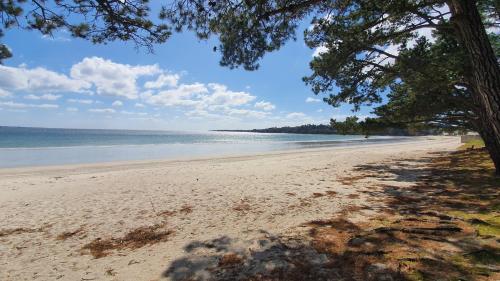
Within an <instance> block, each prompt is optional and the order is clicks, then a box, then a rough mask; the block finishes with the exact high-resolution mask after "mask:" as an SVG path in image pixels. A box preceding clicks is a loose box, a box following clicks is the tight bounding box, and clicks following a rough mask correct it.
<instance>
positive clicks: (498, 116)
mask: <svg viewBox="0 0 500 281" xmlns="http://www.w3.org/2000/svg"><path fill="white" fill-rule="evenodd" d="M447 3H448V6H449V7H450V11H451V13H452V18H451V21H452V23H453V26H454V29H455V31H456V32H457V35H458V37H459V38H458V39H459V41H460V43H461V44H462V45H463V47H464V48H465V51H466V53H467V54H468V56H469V59H470V65H471V67H472V69H471V70H472V77H470V81H471V84H472V87H473V88H474V90H473V94H474V95H476V96H475V97H474V98H475V100H477V102H478V103H479V107H480V111H481V112H480V114H479V117H480V121H481V127H482V130H481V132H480V134H481V136H482V137H483V139H484V141H485V144H486V148H487V149H488V151H489V153H490V155H491V158H492V160H493V162H494V163H495V168H496V173H497V174H499V175H500V67H499V65H498V62H497V58H496V56H495V53H494V52H493V48H492V47H491V43H490V41H489V39H488V35H487V33H486V30H485V27H484V25H483V23H482V21H481V16H480V14H479V11H478V9H477V6H476V1H475V0H450V1H447Z"/></svg>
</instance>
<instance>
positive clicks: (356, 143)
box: [0, 136, 457, 175]
mask: <svg viewBox="0 0 500 281" xmlns="http://www.w3.org/2000/svg"><path fill="white" fill-rule="evenodd" d="M436 139H441V140H446V139H457V137H455V136H418V137H395V138H382V139H372V140H369V141H365V140H352V141H312V142H301V141H298V142H295V143H294V145H295V144H296V145H302V147H293V148H281V149H276V150H272V149H271V150H263V151H251V152H247V153H239V152H238V153H230V152H228V153H220V154H207V155H189V156H173V157H161V158H152V159H130V160H109V161H94V162H80V163H60V164H58V163H54V164H39V165H37V164H34V165H29V164H19V165H13V166H2V165H0V175H2V174H4V173H5V172H9V171H16V170H19V171H22V170H45V169H50V170H52V169H65V168H87V167H95V166H105V167H109V166H128V165H141V164H148V163H151V164H153V163H165V162H179V161H181V162H185V161H198V160H210V159H224V158H238V157H251V156H263V155H274V154H278V155H280V154H288V153H300V152H314V151H321V150H331V149H336V150H342V149H356V148H364V147H377V146H382V147H383V146H387V145H396V144H411V143H419V142H421V141H425V140H436ZM164 145H165V144H151V145H149V144H148V145H117V146H89V148H99V149H106V148H110V147H143V146H164ZM75 148H76V149H80V148H87V146H85V147H78V146H76V147H43V148H22V150H52V151H57V150H60V149H75ZM2 149H3V148H0V151H1V150H2ZM16 149H17V148H5V150H12V151H15V150H16Z"/></svg>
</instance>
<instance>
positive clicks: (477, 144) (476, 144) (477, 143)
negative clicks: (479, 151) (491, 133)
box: [460, 139, 484, 149]
mask: <svg viewBox="0 0 500 281" xmlns="http://www.w3.org/2000/svg"><path fill="white" fill-rule="evenodd" d="M483 147H484V141H483V140H481V139H479V140H470V141H468V142H466V143H464V144H462V146H460V149H475V148H483Z"/></svg>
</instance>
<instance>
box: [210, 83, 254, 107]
mask: <svg viewBox="0 0 500 281" xmlns="http://www.w3.org/2000/svg"><path fill="white" fill-rule="evenodd" d="M208 87H209V88H210V89H212V90H213V92H212V93H211V94H210V95H206V96H203V102H204V103H207V104H209V105H215V106H225V107H231V106H240V105H244V104H247V103H249V102H251V101H253V100H254V99H255V98H256V97H255V96H252V95H250V94H249V93H247V92H233V91H230V90H228V89H227V87H226V86H225V85H222V84H216V83H210V84H208Z"/></svg>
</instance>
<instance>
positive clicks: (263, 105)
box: [254, 101, 276, 111]
mask: <svg viewBox="0 0 500 281" xmlns="http://www.w3.org/2000/svg"><path fill="white" fill-rule="evenodd" d="M254 107H255V108H258V109H262V110H265V111H271V110H273V109H275V108H276V106H275V105H274V104H272V103H270V102H266V101H259V102H256V103H255V104H254Z"/></svg>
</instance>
